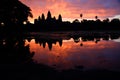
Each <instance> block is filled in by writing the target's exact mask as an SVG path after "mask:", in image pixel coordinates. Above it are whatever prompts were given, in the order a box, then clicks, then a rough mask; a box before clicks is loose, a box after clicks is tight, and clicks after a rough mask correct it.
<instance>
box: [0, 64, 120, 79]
mask: <svg viewBox="0 0 120 80" xmlns="http://www.w3.org/2000/svg"><path fill="white" fill-rule="evenodd" d="M0 74H1V75H0V76H1V77H0V78H2V79H4V80H6V79H7V80H22V79H24V80H102V79H103V80H104V79H106V80H109V79H110V80H119V79H120V76H119V74H120V72H117V71H108V70H89V71H82V67H80V68H78V69H74V70H65V71H57V70H55V69H53V68H50V67H48V66H45V65H41V64H39V65H38V64H23V65H10V64H9V65H5V64H4V65H0Z"/></svg>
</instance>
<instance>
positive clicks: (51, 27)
mask: <svg viewBox="0 0 120 80" xmlns="http://www.w3.org/2000/svg"><path fill="white" fill-rule="evenodd" d="M28 17H33V15H32V13H31V9H30V8H29V7H27V6H26V5H25V4H23V3H21V2H20V1H19V0H1V3H0V33H1V32H6V31H10V32H11V31H13V32H15V31H16V32H18V31H23V32H24V31H69V30H70V31H76V30H120V19H117V18H115V19H112V20H109V19H108V18H107V19H105V20H103V21H101V20H100V19H99V18H98V16H95V19H96V20H87V19H82V17H83V14H80V18H81V21H79V20H78V19H75V20H74V21H73V22H70V21H63V20H62V16H61V15H60V14H59V15H58V18H56V17H52V14H51V12H50V11H48V13H47V17H46V18H45V15H44V14H42V15H41V16H39V17H38V18H37V19H35V20H34V24H31V23H30V22H29V20H28Z"/></svg>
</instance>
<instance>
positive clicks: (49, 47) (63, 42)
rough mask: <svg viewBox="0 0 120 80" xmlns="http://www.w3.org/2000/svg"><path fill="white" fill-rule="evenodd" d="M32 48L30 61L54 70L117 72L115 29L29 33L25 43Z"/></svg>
mask: <svg viewBox="0 0 120 80" xmlns="http://www.w3.org/2000/svg"><path fill="white" fill-rule="evenodd" d="M28 44H29V45H30V51H31V52H32V51H34V52H35V55H34V57H33V60H34V61H35V62H37V63H41V64H45V65H48V66H50V67H54V68H56V69H58V70H64V69H65V70H66V69H77V68H78V67H80V68H83V69H84V70H89V69H90V70H91V69H108V70H119V71H120V63H119V61H120V38H119V33H118V32H46V33H30V35H29V36H28V37H27V39H26V40H25V45H28Z"/></svg>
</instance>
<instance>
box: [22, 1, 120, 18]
mask: <svg viewBox="0 0 120 80" xmlns="http://www.w3.org/2000/svg"><path fill="white" fill-rule="evenodd" d="M21 1H22V2H23V3H25V4H26V5H27V6H29V7H30V8H31V9H32V13H33V15H34V18H37V17H38V16H39V15H41V14H42V13H44V14H45V15H46V14H47V12H48V10H50V11H51V13H52V15H53V16H56V18H57V17H58V15H59V14H61V15H62V16H63V18H80V17H79V14H80V13H82V14H83V17H84V18H88V19H90V18H92V19H93V18H94V16H96V15H97V16H99V18H107V17H114V16H116V15H119V14H120V9H119V7H120V2H118V0H21Z"/></svg>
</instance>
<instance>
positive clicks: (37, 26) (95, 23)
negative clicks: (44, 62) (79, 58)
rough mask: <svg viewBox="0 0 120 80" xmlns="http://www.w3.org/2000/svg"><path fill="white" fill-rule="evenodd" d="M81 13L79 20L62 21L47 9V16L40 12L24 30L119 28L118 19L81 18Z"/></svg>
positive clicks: (119, 21) (60, 17) (119, 22)
mask: <svg viewBox="0 0 120 80" xmlns="http://www.w3.org/2000/svg"><path fill="white" fill-rule="evenodd" d="M82 16H83V14H80V17H81V21H79V20H78V19H75V20H74V21H73V22H70V21H62V16H61V15H59V16H58V18H56V17H52V15H51V12H50V11H48V13H47V17H46V18H45V15H44V14H42V15H41V16H39V17H38V18H37V19H35V20H34V24H31V23H27V25H26V30H30V31H61V30H62V31H66V30H70V31H71V30H72V31H73V30H75V31H76V30H120V20H119V19H118V18H114V19H112V20H109V19H108V18H106V19H104V20H100V19H99V18H98V16H95V19H96V20H87V19H82Z"/></svg>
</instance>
